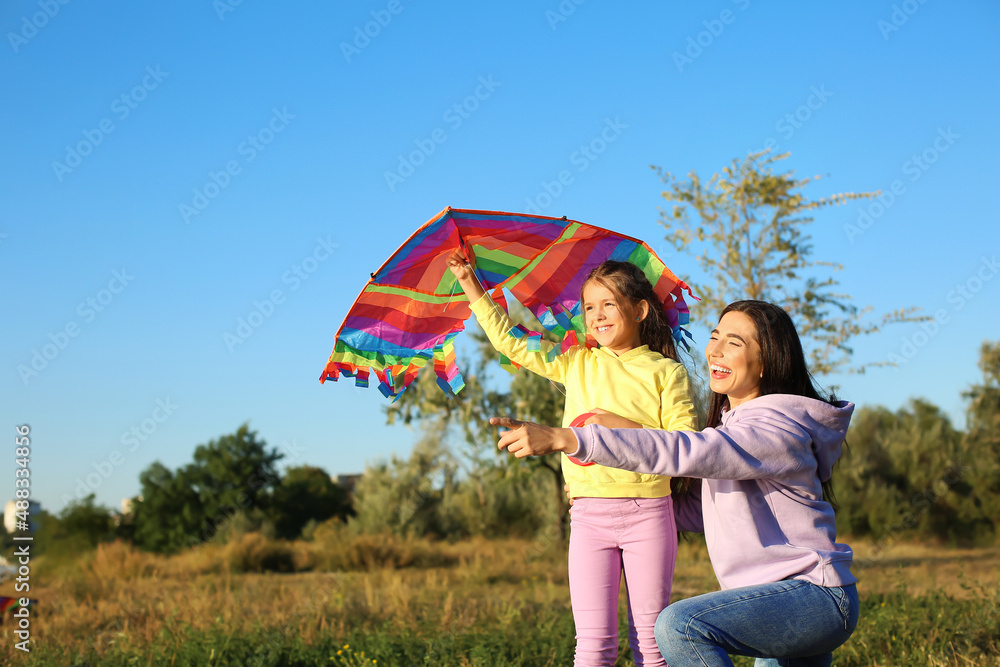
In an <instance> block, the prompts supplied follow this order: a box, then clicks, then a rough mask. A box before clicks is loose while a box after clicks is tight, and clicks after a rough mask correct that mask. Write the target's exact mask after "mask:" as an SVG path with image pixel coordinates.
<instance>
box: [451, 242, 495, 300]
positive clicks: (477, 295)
mask: <svg viewBox="0 0 1000 667" xmlns="http://www.w3.org/2000/svg"><path fill="white" fill-rule="evenodd" d="M448 268H449V269H451V272H452V273H454V274H455V278H457V279H458V284H459V286H460V287H461V288H462V291H463V292H465V296H466V297H467V298H468V299H469V303H475V302H476V301H479V299H481V298H483V295H484V294H486V290H484V289H483V286H482V285H480V284H479V278H477V277H476V272H475V271H473V270H472V265H471V264H469V263H468V262H466V261H465V255H463V254H462V251H461V250H456V251H455V252H453V253H451V255H450V256H449V257H448Z"/></svg>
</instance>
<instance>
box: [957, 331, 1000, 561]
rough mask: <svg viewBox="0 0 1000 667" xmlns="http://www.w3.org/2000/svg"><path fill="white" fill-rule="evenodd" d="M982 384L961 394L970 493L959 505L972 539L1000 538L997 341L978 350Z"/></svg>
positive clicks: (999, 369)
mask: <svg viewBox="0 0 1000 667" xmlns="http://www.w3.org/2000/svg"><path fill="white" fill-rule="evenodd" d="M979 370H980V371H982V374H983V379H982V383H981V384H978V385H974V386H973V387H971V388H969V390H968V391H966V392H964V393H963V397H964V398H965V399H966V401H968V405H967V408H966V433H965V437H964V439H963V441H962V450H963V451H962V456H963V461H964V464H965V465H964V467H963V470H964V471H965V472H966V473H967V475H968V480H967V482H968V489H969V493H968V494H967V495H966V496H965V497H964V498H963V502H961V504H960V506H959V508H958V510H959V511H958V516H959V519H960V520H962V521H963V522H965V523H966V524H967V525H968V528H969V530H968V532H969V533H970V537H971V539H972V541H973V542H976V543H982V544H988V543H990V542H994V543H995V542H996V541H998V540H1000V525H998V524H1000V341H994V342H984V343H983V344H982V347H981V348H980V350H979Z"/></svg>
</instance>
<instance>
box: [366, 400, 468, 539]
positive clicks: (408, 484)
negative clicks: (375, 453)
mask: <svg viewBox="0 0 1000 667" xmlns="http://www.w3.org/2000/svg"><path fill="white" fill-rule="evenodd" d="M439 419H441V417H439ZM433 430H434V429H433V428H428V429H427V431H428V432H433ZM455 473H456V465H455V463H454V458H453V457H452V456H451V454H450V453H449V452H448V451H447V450H446V449H444V447H443V446H442V443H441V441H440V440H439V439H438V438H437V437H434V436H433V435H425V437H424V438H422V439H421V440H420V441H419V442H418V443H417V444H416V445H415V446H414V447H413V452H412V453H411V454H410V457H409V458H408V459H400V458H398V457H396V456H393V457H392V459H391V460H390V461H382V462H379V463H376V464H375V465H372V466H368V468H366V469H365V472H364V474H363V475H362V476H361V479H360V480H359V481H358V484H357V487H356V488H355V492H354V509H355V512H356V516H355V517H354V518H353V519H352V520H351V523H352V525H354V526H355V527H356V528H358V529H360V530H362V531H364V532H369V533H379V532H392V533H396V534H399V535H439V536H445V535H453V534H455V533H457V532H460V531H459V529H458V527H456V526H453V525H448V522H447V521H446V520H445V519H444V517H443V515H442V513H441V511H440V507H441V504H442V501H443V499H444V497H445V496H446V495H448V494H450V493H452V492H453V491H454V489H455V488H456V485H457V481H456V479H455V477H456V474H455Z"/></svg>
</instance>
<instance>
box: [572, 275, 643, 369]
mask: <svg viewBox="0 0 1000 667" xmlns="http://www.w3.org/2000/svg"><path fill="white" fill-rule="evenodd" d="M646 308H647V306H646V302H645V301H643V302H642V303H641V304H640V307H639V308H638V309H637V311H636V312H632V308H630V307H629V304H626V303H622V302H621V301H620V300H619V299H618V297H617V296H615V293H614V292H612V291H611V290H610V289H608V288H607V287H605V286H604V285H602V284H601V283H599V282H597V281H596V280H591V281H589V282H588V283H587V284H586V285H584V286H583V321H584V323H585V324H586V326H587V331H588V332H589V333H590V335H591V336H593V337H594V338H595V339H597V342H598V343H600V344H601V347H605V348H607V349H609V350H611V351H612V352H614V353H615V354H617V355H621V354H623V353H625V352H628V351H629V350H632V349H635V348H637V347H639V346H640V345H642V342H641V340H640V338H639V321H640V320H641V319H642V318H643V317H645V316H646ZM636 318H638V319H636Z"/></svg>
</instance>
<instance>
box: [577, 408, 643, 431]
mask: <svg viewBox="0 0 1000 667" xmlns="http://www.w3.org/2000/svg"><path fill="white" fill-rule="evenodd" d="M590 412H593V413H594V416H593V417H590V418H588V419H587V421H585V422H584V423H583V425H584V426H589V425H590V424H597V425H598V426H603V427H605V428H642V424H640V423H639V422H634V421H632V420H631V419H626V418H625V417H620V416H618V415H616V414H615V413H613V412H608V411H607V410H601V409H600V408H594V409H593V410H591V411H590Z"/></svg>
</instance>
